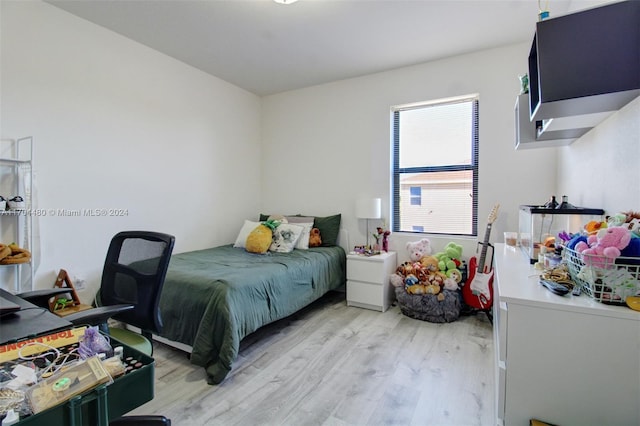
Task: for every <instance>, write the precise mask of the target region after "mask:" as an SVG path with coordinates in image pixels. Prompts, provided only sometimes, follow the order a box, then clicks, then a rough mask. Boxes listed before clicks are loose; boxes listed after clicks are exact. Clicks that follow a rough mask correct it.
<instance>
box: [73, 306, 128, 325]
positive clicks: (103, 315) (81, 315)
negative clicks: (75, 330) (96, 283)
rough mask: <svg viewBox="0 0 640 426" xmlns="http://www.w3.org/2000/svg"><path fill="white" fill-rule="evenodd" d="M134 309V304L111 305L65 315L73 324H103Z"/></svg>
mask: <svg viewBox="0 0 640 426" xmlns="http://www.w3.org/2000/svg"><path fill="white" fill-rule="evenodd" d="M130 309H133V305H109V306H100V307H98V308H93V309H87V310H86V311H80V312H76V313H75V314H71V315H65V317H64V319H66V320H67V321H70V322H71V323H72V324H73V325H87V324H88V325H101V324H106V323H107V321H108V320H109V318H111V317H113V316H115V315H118V314H119V313H121V312H124V311H128V310H130Z"/></svg>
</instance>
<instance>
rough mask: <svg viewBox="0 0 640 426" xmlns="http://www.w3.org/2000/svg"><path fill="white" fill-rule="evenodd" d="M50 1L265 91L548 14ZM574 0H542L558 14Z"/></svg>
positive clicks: (508, 35)
mask: <svg viewBox="0 0 640 426" xmlns="http://www.w3.org/2000/svg"><path fill="white" fill-rule="evenodd" d="M574 1H580V0H574ZM47 2H48V3H50V4H52V5H54V6H57V7H59V8H61V9H64V10H66V11H68V12H70V13H72V14H74V15H77V16H79V17H81V18H84V19H87V20H89V21H91V22H94V23H96V24H98V25H101V26H103V27H105V28H108V29H110V30H112V31H115V32H116V33H119V34H121V35H123V36H125V37H128V38H130V39H132V40H135V41H137V42H139V43H142V44H144V45H146V46H149V47H151V48H153V49H155V50H158V51H160V52H163V53H165V54H166V55H169V56H171V57H173V58H176V59H178V60H180V61H183V62H185V63H187V64H189V65H191V66H193V67H195V68H198V69H200V70H202V71H205V72H207V73H209V74H212V75H215V76H216V77H219V78H221V79H223V80H225V81H228V82H230V83H232V84H234V85H236V86H239V87H242V88H244V89H246V90H248V91H250V92H253V93H255V94H257V95H261V96H262V95H269V94H273V93H279V92H283V91H287V90H293V89H299V88H302V87H308V86H313V85H317V84H322V83H327V82H331V81H337V80H342V79H346V78H351V77H357V76H362V75H366V74H371V73H375V72H381V71H387V70H391V69H394V68H400V67H405V66H409V65H414V64H419V63H423V62H427V61H432V60H436V59H439V58H444V57H448V56H455V55H459V54H464V53H469V52H473V51H477V50H482V49H487V48H491V47H497V46H502V45H506V44H512V43H518V42H530V41H531V40H532V37H533V33H534V30H535V22H536V20H537V14H538V1H537V0H408V1H405V0H299V1H298V2H297V3H293V4H289V5H282V4H276V3H274V2H273V1H271V0H197V1H195V0H49V1H47ZM570 2H571V0H542V4H543V5H544V4H548V8H549V10H550V13H551V16H552V17H553V16H559V15H563V14H565V13H567V11H568V10H569V4H570Z"/></svg>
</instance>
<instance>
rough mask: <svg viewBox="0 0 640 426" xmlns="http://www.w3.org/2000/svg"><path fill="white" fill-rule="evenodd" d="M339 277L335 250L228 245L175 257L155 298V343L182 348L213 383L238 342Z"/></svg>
mask: <svg viewBox="0 0 640 426" xmlns="http://www.w3.org/2000/svg"><path fill="white" fill-rule="evenodd" d="M241 234H242V231H241ZM238 239H239V240H240V239H241V237H240V235H239V237H238ZM336 241H337V238H336ZM345 271H346V254H345V250H344V248H343V247H341V246H340V245H338V244H335V245H329V246H327V247H313V248H308V249H295V250H292V251H290V252H284V253H281V252H271V251H270V252H267V253H266V254H253V253H249V252H247V251H246V250H245V249H244V248H243V247H237V246H235V244H229V245H223V246H219V247H214V248H209V249H204V250H198V251H192V252H188V253H180V254H175V255H173V256H172V258H171V262H170V265H169V270H168V272H167V276H166V279H165V283H164V288H163V291H162V296H161V300H160V311H161V314H162V319H163V323H164V330H163V332H162V334H161V337H163V338H164V339H168V340H169V341H171V342H178V343H181V344H183V345H187V347H189V348H190V351H191V362H192V363H193V364H196V365H199V366H202V367H204V368H205V369H206V371H207V377H208V379H207V380H208V382H209V383H210V384H219V383H221V382H222V381H223V380H224V379H225V377H226V376H227V374H228V373H229V372H230V371H231V368H232V364H233V362H234V361H235V359H236V358H237V356H238V351H239V347H240V341H241V340H242V339H243V338H244V337H245V336H247V335H249V334H250V333H252V332H254V331H256V330H257V329H258V328H260V327H262V326H263V325H266V324H269V323H271V322H273V321H276V320H279V319H282V318H284V317H287V316H289V315H291V314H293V313H295V312H296V311H298V310H300V309H301V308H303V307H305V306H307V305H308V304H309V303H311V302H313V301H315V300H317V299H318V298H320V297H321V296H323V295H324V294H325V293H327V292H328V291H330V290H333V289H337V288H339V287H341V286H342V285H344V283H345V279H346V272H345Z"/></svg>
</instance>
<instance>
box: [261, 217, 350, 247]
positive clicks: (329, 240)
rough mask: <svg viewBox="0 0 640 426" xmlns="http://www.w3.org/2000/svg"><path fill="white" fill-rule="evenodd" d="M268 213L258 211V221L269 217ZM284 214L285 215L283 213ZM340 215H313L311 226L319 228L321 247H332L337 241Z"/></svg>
mask: <svg viewBox="0 0 640 426" xmlns="http://www.w3.org/2000/svg"><path fill="white" fill-rule="evenodd" d="M269 216H270V215H268V214H264V213H260V222H263V221H265V220H267V219H268V218H269ZM285 216H286V215H285ZM288 216H306V215H300V214H297V215H288ZM341 219H342V215H341V214H340V213H338V214H335V215H332V216H325V217H317V216H314V220H313V227H314V228H318V229H319V230H320V237H321V238H322V246H321V247H333V246H335V245H336V244H337V243H338V232H340V221H341Z"/></svg>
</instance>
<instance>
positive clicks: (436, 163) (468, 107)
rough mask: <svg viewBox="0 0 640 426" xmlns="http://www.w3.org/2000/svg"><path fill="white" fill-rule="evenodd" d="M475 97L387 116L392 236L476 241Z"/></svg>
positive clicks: (408, 107) (399, 109)
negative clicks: (462, 237) (389, 122)
mask: <svg viewBox="0 0 640 426" xmlns="http://www.w3.org/2000/svg"><path fill="white" fill-rule="evenodd" d="M478 104H479V102H478V97H477V96H475V95H474V96H465V97H460V98H455V99H444V100H439V101H434V102H425V103H420V104H412V105H403V106H398V107H395V108H393V109H392V114H393V135H392V136H393V200H392V203H393V231H395V232H426V233H432V234H449V235H470V236H477V234H478V232H477V227H478V220H477V214H478Z"/></svg>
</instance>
